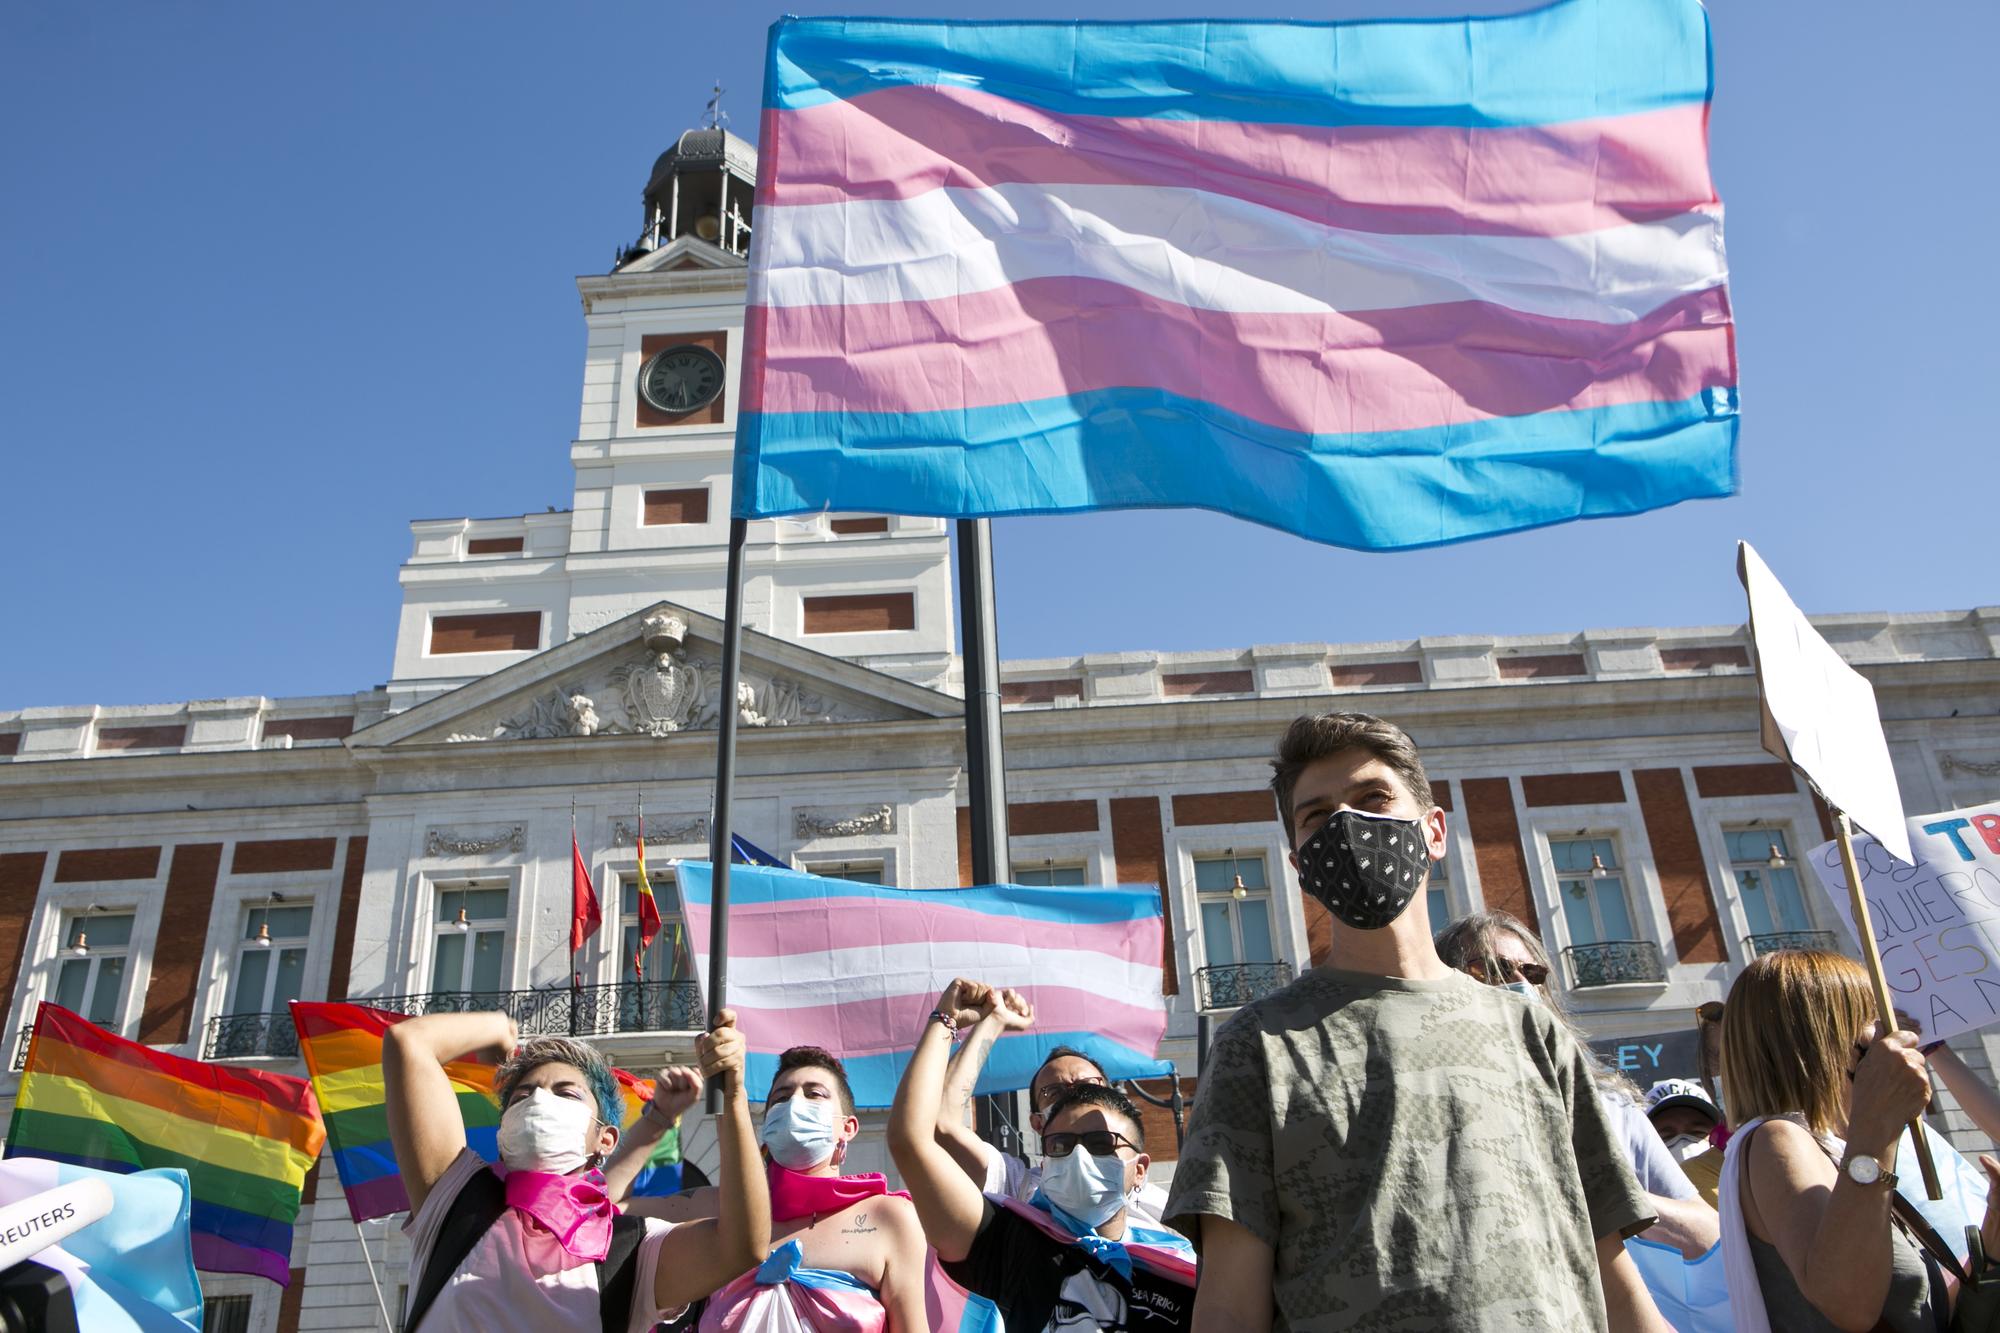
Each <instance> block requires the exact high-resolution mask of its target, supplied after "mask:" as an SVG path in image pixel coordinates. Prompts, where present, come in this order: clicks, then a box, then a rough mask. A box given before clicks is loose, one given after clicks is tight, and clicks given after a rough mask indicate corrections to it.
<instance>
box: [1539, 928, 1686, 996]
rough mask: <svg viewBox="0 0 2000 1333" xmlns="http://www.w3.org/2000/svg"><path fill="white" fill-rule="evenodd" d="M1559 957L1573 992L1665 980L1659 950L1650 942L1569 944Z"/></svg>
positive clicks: (1665, 973)
mask: <svg viewBox="0 0 2000 1333" xmlns="http://www.w3.org/2000/svg"><path fill="white" fill-rule="evenodd" d="M1563 957H1564V958H1566V959H1568V960H1569V976H1570V983H1569V984H1570V986H1571V987H1572V988H1573V989H1576V990H1583V989H1585V988H1586V987H1589V986H1619V985H1624V984H1626V983H1628V982H1635V981H1665V980H1666V979H1667V967H1666V964H1665V963H1663V962H1662V961H1660V946H1659V945H1657V944H1655V943H1653V942H1652V941H1651V940H1607V941H1605V942H1604V943H1602V944H1572V945H1571V946H1570V947H1569V948H1567V949H1564V950H1563Z"/></svg>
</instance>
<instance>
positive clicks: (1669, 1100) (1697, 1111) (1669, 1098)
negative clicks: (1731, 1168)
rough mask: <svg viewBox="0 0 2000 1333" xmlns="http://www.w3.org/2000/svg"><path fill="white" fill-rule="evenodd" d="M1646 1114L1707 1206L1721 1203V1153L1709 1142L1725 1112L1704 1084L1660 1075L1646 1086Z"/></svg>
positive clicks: (1688, 1079) (1715, 1205) (1713, 1206)
mask: <svg viewBox="0 0 2000 1333" xmlns="http://www.w3.org/2000/svg"><path fill="white" fill-rule="evenodd" d="M1646 1118H1647V1119H1648V1120H1650V1121H1652V1122H1653V1128H1654V1129H1655V1130H1657V1131H1658V1132H1659V1135H1660V1141H1661V1142H1662V1143H1664V1144H1666V1145H1667V1151H1668V1152H1670V1153H1672V1154H1673V1156H1674V1160H1675V1161H1677V1162H1679V1163H1680V1164H1681V1170H1682V1171H1683V1172H1684V1173H1686V1175H1687V1178H1688V1180H1689V1182H1690V1183H1692V1184H1693V1185H1694V1187H1695V1189H1696V1190H1698V1191H1700V1193H1701V1197H1702V1198H1704V1199H1706V1200H1707V1201H1708V1206H1709V1207H1711V1208H1715V1207H1718V1206H1719V1205H1718V1203H1717V1201H1716V1187H1717V1186H1719V1185H1720V1184H1721V1183H1722V1154H1721V1153H1719V1152H1717V1151H1715V1150H1714V1149H1713V1148H1712V1147H1711V1146H1710V1144H1709V1135H1711V1134H1713V1133H1714V1132H1715V1127H1716V1126H1717V1125H1719V1124H1721V1123H1722V1112H1721V1110H1720V1109H1718V1108H1717V1107H1716V1105H1715V1103H1714V1102H1712V1101H1710V1100H1709V1099H1708V1093H1707V1092H1705V1091H1703V1089H1702V1086H1701V1084H1699V1083H1697V1082H1695V1081H1694V1080H1693V1079H1691V1078H1663V1079H1661V1080H1660V1081H1659V1082H1657V1083H1655V1084H1654V1085H1653V1086H1652V1087H1650V1088H1647V1089H1646Z"/></svg>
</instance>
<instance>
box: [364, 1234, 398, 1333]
mask: <svg viewBox="0 0 2000 1333" xmlns="http://www.w3.org/2000/svg"><path fill="white" fill-rule="evenodd" d="M354 1238H355V1239H356V1240H358V1241H360V1242H361V1262H362V1263H364V1264H366V1265H368V1285H369V1286H371V1287H373V1288H375V1308H376V1309H378V1310H380V1311H381V1312H382V1333H392V1331H393V1330H394V1329H395V1327H396V1321H395V1320H393V1319H391V1318H390V1317H389V1302H387V1301H386V1300H383V1299H382V1283H381V1281H380V1280H379V1279H378V1278H377V1277H376V1276H375V1261H374V1260H373V1259H371V1258H369V1257H368V1233H367V1232H365V1231H363V1230H362V1229H361V1224H360V1223H359V1222H356V1223H355V1224H354Z"/></svg>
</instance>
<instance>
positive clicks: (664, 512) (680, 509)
mask: <svg viewBox="0 0 2000 1333" xmlns="http://www.w3.org/2000/svg"><path fill="white" fill-rule="evenodd" d="M639 521H640V523H641V524H642V525H643V526H645V527H649V528H663V527H674V526H678V525H681V524H685V523H706V522H708V487H706V486H683V487H680V488H677V489H674V490H663V491H647V492H646V514H645V517H644V518H642V519H640V520H639Z"/></svg>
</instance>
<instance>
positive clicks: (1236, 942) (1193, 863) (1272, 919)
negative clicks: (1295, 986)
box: [1188, 847, 1297, 975]
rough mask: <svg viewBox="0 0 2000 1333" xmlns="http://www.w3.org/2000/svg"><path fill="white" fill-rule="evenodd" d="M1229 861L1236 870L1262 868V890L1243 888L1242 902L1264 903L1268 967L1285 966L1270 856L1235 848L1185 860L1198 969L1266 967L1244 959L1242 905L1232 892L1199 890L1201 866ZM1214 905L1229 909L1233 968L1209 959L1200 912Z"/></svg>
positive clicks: (1225, 863)
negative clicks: (1248, 864)
mask: <svg viewBox="0 0 2000 1333" xmlns="http://www.w3.org/2000/svg"><path fill="white" fill-rule="evenodd" d="M1232 861H1233V862H1235V863H1236V864H1237V865H1238V866H1241V865H1242V864H1243V863H1245V862H1255V863H1257V864H1258V865H1260V866H1261V867H1263V871H1264V883H1263V886H1262V887H1260V888H1254V889H1253V888H1249V887H1248V886H1245V890H1244V896H1243V900H1242V901H1243V902H1249V901H1250V900H1251V899H1253V898H1254V899H1261V900H1262V901H1263V903H1264V928H1265V930H1266V931H1267V932H1268V933H1269V935H1270V945H1271V960H1270V961H1271V965H1275V964H1278V963H1282V962H1284V961H1285V953H1284V943H1283V931H1282V930H1281V929H1280V928H1279V924H1278V910H1277V894H1276V893H1275V892H1274V891H1273V877H1272V874H1271V859H1270V856H1269V854H1268V853H1267V852H1266V850H1265V849H1264V848H1262V847H1257V848H1253V849H1252V850H1251V851H1249V852H1248V853H1245V852H1244V850H1243V849H1242V848H1240V847H1237V848H1227V849H1225V850H1224V851H1222V852H1221V853H1219V854H1218V853H1214V852H1193V853H1190V855H1189V856H1188V886H1189V888H1191V889H1192V890H1193V891H1194V908H1195V913H1194V927H1195V935H1196V937H1197V943H1198V945H1199V947H1200V951H1201V966H1203V967H1228V966H1238V965H1240V966H1246V967H1261V966H1266V964H1262V963H1252V962H1250V961H1249V960H1248V959H1246V958H1244V956H1243V915H1242V912H1241V910H1240V908H1241V904H1240V903H1239V902H1238V901H1237V898H1236V895H1235V893H1234V892H1233V890H1231V889H1204V888H1202V887H1201V880H1200V875H1201V866H1202V865H1203V864H1204V863H1206V864H1221V865H1228V864H1229V863H1230V862H1232ZM1237 873H1238V874H1239V875H1240V874H1241V873H1242V871H1241V870H1240V869H1239V870H1238V871H1237ZM1216 903H1221V904H1224V905H1226V906H1227V908H1228V914H1229V933H1230V936H1231V941H1230V942H1231V944H1232V945H1233V946H1234V952H1235V954H1236V962H1235V963H1234V964H1228V963H1221V964H1218V963H1216V962H1214V961H1212V960H1211V959H1210V958H1209V954H1208V927H1207V925H1206V924H1204V923H1205V921H1206V917H1205V915H1204V914H1203V912H1202V910H1201V909H1202V908H1204V907H1207V906H1210V905H1212V904H1216ZM1294 975H1297V973H1296V972H1294Z"/></svg>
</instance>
